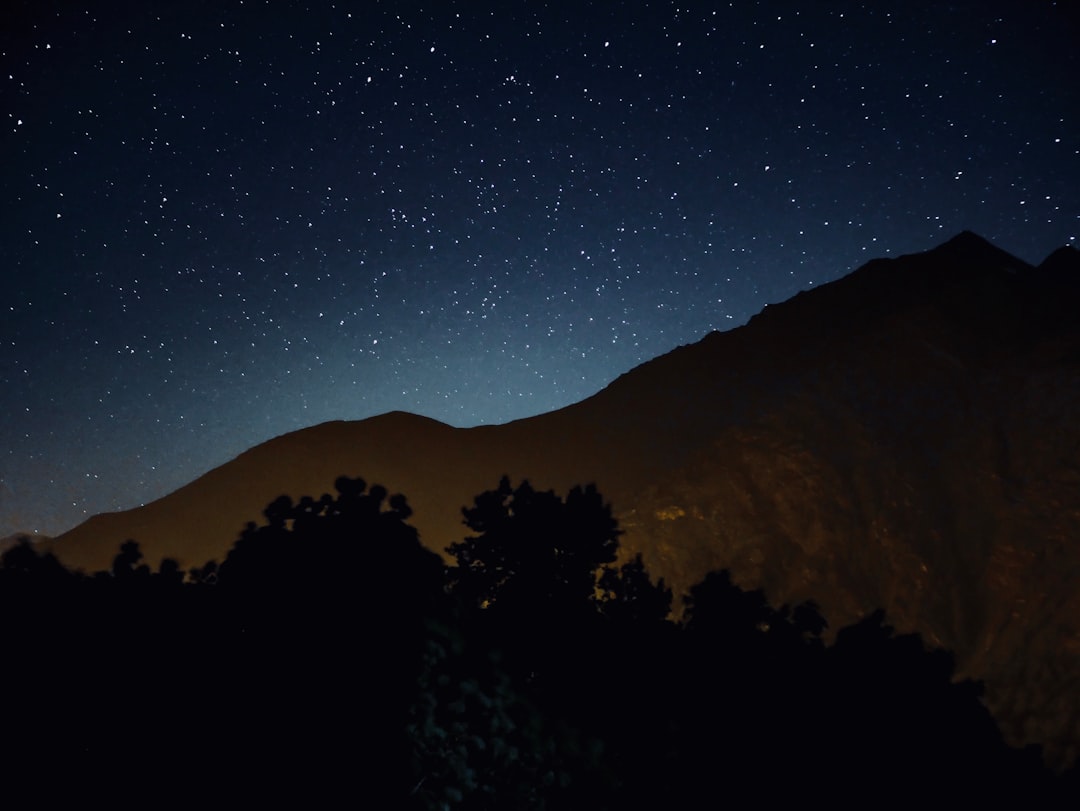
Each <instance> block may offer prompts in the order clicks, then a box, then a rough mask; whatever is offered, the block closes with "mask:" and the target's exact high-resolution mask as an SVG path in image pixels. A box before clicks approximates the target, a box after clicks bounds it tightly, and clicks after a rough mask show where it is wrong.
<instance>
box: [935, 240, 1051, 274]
mask: <svg viewBox="0 0 1080 811" xmlns="http://www.w3.org/2000/svg"><path fill="white" fill-rule="evenodd" d="M930 253H932V254H936V255H943V256H946V257H948V258H949V259H950V260H951V261H958V260H959V261H963V262H965V263H971V264H978V265H980V266H982V267H985V268H987V269H989V268H993V269H1004V270H1010V271H1013V272H1016V271H1020V270H1027V269H1030V267H1031V266H1030V265H1029V264H1028V263H1027V262H1025V261H1024V260H1023V259H1018V258H1017V257H1015V256H1013V255H1012V254H1011V253H1009V252H1008V251H1003V250H1002V249H1001V248H999V247H997V246H996V245H994V244H993V243H992V242H990V241H989V240H987V239H984V238H983V237H981V236H979V235H978V234H976V233H975V232H974V231H966V230H965V231H961V232H960V233H959V234H957V235H956V236H954V237H953V238H952V239H950V240H948V241H947V242H944V243H942V244H941V245H939V246H938V247H936V248H934V249H933V250H932V251H930Z"/></svg>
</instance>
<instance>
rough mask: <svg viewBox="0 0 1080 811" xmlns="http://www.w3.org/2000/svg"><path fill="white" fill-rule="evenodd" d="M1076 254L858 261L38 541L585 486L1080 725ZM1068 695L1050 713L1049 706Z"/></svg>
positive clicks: (1034, 731)
mask: <svg viewBox="0 0 1080 811" xmlns="http://www.w3.org/2000/svg"><path fill="white" fill-rule="evenodd" d="M1078 279H1080V254H1078V253H1077V252H1076V251H1074V250H1071V249H1064V250H1062V249H1059V250H1058V251H1055V252H1054V253H1052V254H1051V255H1050V256H1049V257H1047V259H1046V260H1045V261H1044V262H1043V263H1041V264H1040V265H1039V266H1038V267H1034V266H1032V265H1029V264H1027V263H1025V262H1022V261H1021V260H1019V259H1017V258H1016V257H1013V256H1011V255H1010V254H1008V253H1006V252H1005V251H1001V250H1000V249H998V248H996V247H995V246H993V245H991V244H990V243H988V242H986V241H985V240H983V239H982V238H980V237H978V236H976V235H974V234H970V233H964V234H960V235H958V236H957V237H954V238H953V239H951V240H949V241H948V242H946V243H944V244H942V245H939V246H938V247H936V248H933V249H931V250H930V251H927V252H925V253H921V254H909V255H905V256H901V257H896V258H891V259H878V260H872V261H871V262H868V263H866V264H864V265H863V266H861V267H860V268H858V269H857V270H855V271H853V272H852V273H851V274H849V275H847V276H845V277H843V278H841V279H838V280H837V281H835V282H832V283H830V284H827V285H822V286H820V287H818V288H814V289H812V290H809V291H804V292H803V293H800V294H798V295H796V296H795V297H793V298H792V299H789V300H788V301H786V302H783V303H780V304H777V305H772V306H770V307H768V308H766V310H764V311H763V312H762V313H761V314H759V315H757V316H755V317H754V318H753V319H751V321H750V322H749V323H747V324H746V325H744V326H742V327H738V328H736V329H733V330H730V331H728V332H723V333H720V332H713V333H709V334H708V335H706V336H705V337H703V338H702V339H701V340H700V341H698V342H696V343H692V344H687V345H684V346H681V347H678V348H676V349H673V350H671V351H670V352H668V353H666V354H664V355H661V356H659V357H658V358H655V359H653V360H651V361H647V362H645V363H643V364H641V365H639V366H638V367H636V368H635V369H633V370H631V371H630V372H627V373H626V374H624V375H621V376H619V377H618V378H616V379H615V380H614V381H612V383H611V384H609V385H608V386H607V387H605V388H604V389H602V390H601V391H599V392H597V393H596V394H594V395H592V396H591V397H589V398H586V399H585V400H582V401H581V402H579V403H576V404H574V405H571V406H567V407H565V408H562V409H559V410H557V411H553V412H549V413H547V414H541V415H538V416H536V417H531V418H526V419H522V420H516V421H514V422H510V423H506V424H503V425H489V426H476V427H472V428H455V427H452V426H448V425H445V424H443V423H439V422H437V421H435V420H431V419H429V418H426V417H419V416H417V415H409V414H407V413H404V412H390V413H388V414H384V415H379V416H377V417H372V418H370V419H369V420H362V421H357V422H345V421H333V422H329V423H323V424H321V425H319V426H313V427H311V428H307V429H302V430H301V431H296V432H292V433H290V434H285V435H283V436H281V437H277V438H275V439H272V440H269V441H268V442H265V443H262V444H260V445H257V446H255V447H254V448H252V449H249V450H248V451H246V452H245V453H243V454H241V455H240V456H238V457H237V458H236V459H235V460H233V461H232V462H229V463H227V464H226V465H223V466H221V467H219V468H216V469H214V470H212V471H209V472H208V473H206V474H204V476H202V477H199V478H198V479H196V480H194V481H193V482H191V483H189V484H188V485H185V487H182V488H180V489H179V490H177V491H175V492H174V493H173V494H170V495H169V496H166V497H165V498H164V499H160V500H158V501H157V502H152V503H151V504H148V505H145V506H144V507H141V508H138V509H136V510H132V511H128V512H125V513H113V514H108V515H107V516H96V517H95V518H92V519H90V520H89V521H88V522H86V523H85V524H83V525H80V527H77V528H75V529H74V530H72V531H71V532H69V533H66V534H65V535H63V536H60V537H59V538H58V539H56V540H55V541H52V542H50V543H49V545H48V546H49V548H51V549H53V550H54V551H55V552H56V553H57V554H58V556H59V557H60V558H61V559H62V560H63V561H64V562H65V563H68V564H69V565H73V566H81V567H84V568H100V567H102V565H105V566H107V565H108V560H109V559H111V555H113V554H115V550H116V549H117V547H118V546H119V544H120V543H121V542H122V541H124V540H126V539H127V538H129V537H131V538H134V539H135V540H138V541H139V542H140V543H141V544H142V545H143V549H144V551H145V552H146V556H147V559H148V560H149V561H150V562H151V564H154V565H156V563H157V562H158V561H159V560H160V558H161V557H164V556H170V557H175V558H178V559H179V560H180V562H181V564H182V565H184V566H185V567H188V566H195V565H201V564H202V563H204V562H205V561H206V560H208V559H211V558H216V559H218V560H221V559H222V557H223V556H224V554H225V551H226V550H227V549H228V547H229V545H230V544H231V543H232V542H233V541H234V540H235V539H236V537H237V535H238V534H239V532H240V530H241V529H242V528H243V525H244V522H246V521H248V520H259V518H260V514H261V510H262V509H263V507H265V506H266V504H268V503H269V502H270V501H271V500H272V499H274V498H275V497H277V496H278V495H280V494H282V493H287V494H289V495H290V496H292V497H293V498H294V499H295V498H299V497H300V496H303V495H312V496H318V495H319V494H321V493H323V492H329V491H330V490H331V488H332V483H333V481H334V479H335V478H336V477H337V476H339V475H348V476H362V477H364V478H365V479H366V480H367V481H368V482H374V483H379V484H382V485H384V486H385V487H387V488H388V489H389V490H390V491H392V492H402V493H404V494H405V495H406V496H407V497H408V499H409V503H410V505H411V506H412V507H413V509H414V515H413V518H412V522H413V523H414V525H415V526H417V528H418V529H419V531H420V535H421V539H422V541H423V542H424V543H425V544H426V545H428V546H429V547H430V548H433V549H436V550H437V551H442V550H444V549H445V547H446V545H448V544H449V543H451V542H453V541H457V540H460V539H461V537H463V535H464V534H465V530H464V528H463V527H462V526H461V512H460V510H461V507H462V506H464V505H466V504H468V503H470V501H471V498H472V496H474V495H476V494H478V493H480V492H482V491H484V490H486V489H489V488H491V487H493V486H494V485H495V484H496V483H497V481H498V478H499V477H500V476H501V475H504V474H505V475H508V476H510V477H511V479H512V480H520V479H525V478H527V479H529V480H530V481H531V482H532V483H533V485H534V486H536V487H538V488H542V489H548V488H553V489H556V490H559V491H563V492H565V490H566V489H567V488H569V487H570V486H571V485H573V484H577V483H587V482H593V483H595V484H596V485H597V487H598V489H599V490H600V492H601V493H602V494H603V495H604V496H605V498H607V499H608V500H610V501H611V503H612V505H613V509H614V513H615V515H616V517H617V518H618V520H619V522H620V525H621V526H622V528H623V529H624V532H625V534H624V536H623V547H624V551H625V553H626V554H628V555H631V554H634V553H637V552H640V553H641V554H642V555H643V558H644V559H645V562H646V564H647V565H648V567H649V569H650V571H651V572H652V573H653V574H654V576H662V577H664V578H665V579H666V580H667V582H668V583H669V584H670V585H672V586H673V587H674V588H675V590H676V593H679V592H683V591H685V590H686V589H687V588H688V587H689V586H690V585H692V584H693V583H694V582H696V581H697V580H699V579H700V578H701V577H702V576H703V575H704V574H705V573H706V572H707V571H709V570H712V569H718V568H728V569H730V570H731V571H732V573H733V576H734V577H735V579H736V580H737V582H739V583H740V584H743V585H746V586H752V587H758V586H761V587H764V588H765V590H766V592H767V594H768V595H769V597H770V599H772V600H774V601H776V602H778V603H779V602H788V603H795V602H800V601H802V600H805V599H814V600H816V601H818V602H819V603H820V604H821V605H822V607H823V609H824V610H825V613H826V615H827V616H828V618H829V619H830V622H831V623H832V624H833V626H834V627H839V626H840V625H842V624H844V623H846V622H848V621H851V620H854V619H858V618H859V617H861V616H864V615H865V614H867V613H869V612H870V611H872V610H874V609H876V608H878V607H882V608H884V609H885V610H886V611H887V613H888V615H889V617H890V620H891V621H892V622H893V624H895V625H896V626H897V627H898V628H899V629H900V630H902V631H911V630H917V631H920V632H921V633H923V634H924V636H925V637H926V638H927V639H928V640H930V641H931V642H932V643H934V644H938V645H942V646H944V647H948V648H950V649H952V650H954V651H956V654H957V661H958V664H959V666H960V669H961V672H962V673H963V674H965V675H972V676H975V677H978V678H981V679H983V680H985V681H986V684H987V701H988V703H989V704H990V706H991V708H992V709H993V710H994V712H995V715H996V717H997V718H998V720H999V722H1001V723H1002V724H1003V727H1004V728H1005V730H1006V733H1007V735H1008V736H1009V737H1010V739H1011V740H1013V741H1014V742H1017V743H1025V742H1038V743H1041V744H1043V745H1045V746H1046V747H1047V751H1048V752H1050V753H1052V756H1053V757H1054V758H1058V759H1059V760H1061V761H1063V762H1064V761H1070V760H1072V759H1075V757H1076V753H1077V746H1078V744H1080V698H1078V697H1077V696H1080V690H1077V689H1076V688H1077V686H1080V684H1078V683H1077V678H1078V677H1076V676H1075V675H1073V674H1078V673H1080V597H1078V596H1077V595H1078V594H1080V589H1077V588H1076V586H1077V585H1078V580H1080V550H1078V549H1077V548H1076V544H1075V539H1076V538H1078V537H1080V465H1078V464H1077V463H1076V459H1077V458H1078V454H1080V426H1077V424H1076V423H1077V421H1076V420H1075V414H1077V413H1080V364H1078V363H1077V361H1076V359H1077V358H1080V330H1078V328H1077V325H1076V324H1075V323H1074V319H1072V318H1070V317H1069V314H1070V313H1071V312H1075V311H1076V308H1077V305H1078V304H1080V300H1078V296H1077V280H1078ZM1063 701H1064V702H1065V703H1066V704H1068V707H1069V708H1071V709H1070V712H1062V710H1061V706H1062V702H1063Z"/></svg>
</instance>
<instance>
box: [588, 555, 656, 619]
mask: <svg viewBox="0 0 1080 811" xmlns="http://www.w3.org/2000/svg"><path fill="white" fill-rule="evenodd" d="M599 586H600V590H601V593H600V610H601V613H602V614H603V615H604V616H605V617H608V618H609V619H612V620H614V621H616V622H620V623H625V624H631V625H641V624H646V623H648V624H652V623H657V622H660V621H662V620H664V619H666V618H667V616H668V614H669V613H670V612H671V589H669V588H667V587H666V586H665V585H664V579H663V578H660V581H659V582H657V583H653V582H652V580H651V579H650V578H649V573H648V572H647V571H646V570H645V563H644V562H643V561H642V559H641V554H640V553H638V554H637V555H635V556H634V558H633V560H630V561H628V562H627V563H624V564H623V565H622V566H621V567H620V568H619V569H615V568H613V567H611V566H605V567H604V568H603V571H602V572H601V574H600V581H599Z"/></svg>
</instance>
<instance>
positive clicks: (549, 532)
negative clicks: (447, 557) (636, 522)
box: [447, 476, 621, 616]
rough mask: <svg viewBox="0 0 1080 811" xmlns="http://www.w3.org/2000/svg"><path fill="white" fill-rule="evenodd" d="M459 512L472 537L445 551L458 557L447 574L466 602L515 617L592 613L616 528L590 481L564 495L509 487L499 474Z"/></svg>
mask: <svg viewBox="0 0 1080 811" xmlns="http://www.w3.org/2000/svg"><path fill="white" fill-rule="evenodd" d="M462 513H463V515H464V519H465V525H466V526H467V527H468V528H469V529H471V530H472V531H473V532H474V533H477V534H475V535H472V536H470V537H467V538H466V539H465V540H464V541H462V542H461V543H455V544H452V545H451V546H450V547H449V548H448V549H447V551H448V552H449V553H450V554H451V555H453V556H454V558H455V559H456V560H457V566H456V567H455V568H453V569H451V570H450V571H449V572H448V575H449V585H450V589H451V591H452V592H454V593H456V594H457V595H458V596H460V597H461V598H462V600H463V601H464V602H465V603H466V604H467V605H472V606H476V607H480V608H492V607H497V609H498V610H499V611H500V612H509V613H512V614H514V615H525V614H533V615H535V614H536V613H537V612H543V613H545V614H546V615H548V616H551V615H566V614H580V613H581V612H583V611H586V610H592V611H595V608H596V602H597V580H598V577H599V576H600V573H601V570H602V567H603V566H604V565H605V564H609V563H612V562H613V561H614V560H615V556H616V553H617V551H618V546H619V535H620V534H621V532H620V530H619V528H618V524H617V522H616V520H615V519H614V517H612V515H611V507H610V506H609V505H607V504H605V503H604V502H603V500H602V499H601V497H600V494H599V493H598V492H597V491H596V487H595V486H594V485H591V484H590V485H588V486H586V487H584V488H583V487H580V486H577V487H574V488H573V489H572V490H570V492H569V493H568V494H567V496H566V499H565V500H564V499H562V498H560V497H559V496H557V495H556V494H555V493H554V492H553V491H551V490H547V491H537V490H534V489H533V488H532V486H531V485H530V484H529V482H528V481H523V482H522V483H521V485H519V486H518V487H517V488H512V487H511V486H510V480H509V479H508V478H507V477H505V476H504V477H503V478H502V480H501V481H500V482H499V486H498V488H497V489H495V490H488V491H487V492H484V493H481V494H480V495H478V496H476V498H475V499H474V504H473V506H472V507H465V508H463V509H462Z"/></svg>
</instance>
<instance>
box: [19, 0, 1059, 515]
mask: <svg viewBox="0 0 1080 811" xmlns="http://www.w3.org/2000/svg"><path fill="white" fill-rule="evenodd" d="M5 9H6V10H5V11H4V12H3V13H2V16H3V21H2V24H0V63H2V70H0V81H2V82H3V85H2V89H0V145H2V146H0V149H2V157H3V164H2V168H0V189H2V193H0V204H2V206H3V211H2V216H0V291H2V295H0V307H2V321H0V536H3V535H6V534H8V533H10V532H14V531H16V530H21V531H30V532H40V533H48V534H55V533H58V532H61V531H64V530H66V529H68V528H70V527H72V526H74V525H75V524H77V523H79V522H80V521H82V520H84V519H85V518H86V517H88V516H89V515H91V514H93V513H97V512H102V511H106V510H114V509H121V508H128V507H132V506H136V505H138V504H140V503H144V502H146V501H149V500H152V499H154V498H157V497H159V496H162V495H164V494H166V493H168V492H170V491H171V490H173V489H175V488H177V487H179V486H181V485H183V484H184V483H186V482H187V481H190V480H191V479H193V478H195V477H196V476H198V475H200V474H201V473H203V472H205V471H207V470H209V469H211V468H212V467H215V466H217V465H219V464H221V463H223V462H226V461H227V460H229V459H231V458H232V457H234V456H235V455H237V454H238V453H240V452H242V451H244V450H245V449H247V448H248V447H250V446H252V445H254V444H256V443H258V442H261V441H263V440H266V439H269V438H271V437H273V436H276V435H279V434H282V433H285V432H287V431H291V430H294V429H298V428H302V427H305V426H308V425H313V424H316V423H319V422H323V421H325V420H331V419H359V418H363V417H367V416H371V415H374V414H378V413H381V412H385V411H390V410H394V409H401V410H407V411H412V412H416V413H420V414H424V415H427V416H430V417H434V418H436V419H439V420H443V421H445V422H448V423H450V424H453V425H459V426H467V425H476V424H480V423H497V422H505V421H508V420H512V419H516V418H520V417H526V416H530V415H533V414H537V413H541V412H544V411H549V410H551V409H555V408H558V407H561V406H564V405H567V404H569V403H573V402H575V401H578V400H581V399H583V398H585V397H587V396H588V395H590V394H592V393H594V392H596V391H597V390H599V389H601V388H603V387H604V386H605V385H607V384H608V383H609V382H611V381H612V380H613V379H614V378H615V377H617V376H618V375H620V374H622V373H623V372H626V371H628V370H629V369H631V368H632V367H634V366H635V365H637V364H639V363H641V362H643V361H645V360H648V359H650V358H652V357H655V356H657V355H659V354H662V353H664V352H666V351H668V350H670V349H673V348H674V347H676V346H678V345H680V344H685V343H690V342H693V341H696V340H698V339H700V338H701V337H703V336H704V335H705V334H706V333H707V332H709V331H710V330H713V329H720V330H725V329H730V328H733V327H736V326H738V325H740V324H743V323H745V322H746V320H747V319H748V318H749V317H750V316H752V315H753V314H755V313H756V312H758V311H760V310H761V308H762V307H763V306H764V305H765V304H767V303H770V302H776V301H781V300H784V299H786V298H788V297H790V296H792V295H793V294H795V293H796V292H798V291H799V290H803V289H806V288H808V287H811V286H813V285H820V284H822V283H825V282H828V281H831V280H833V279H836V278H838V277H839V276H842V275H844V274H845V273H847V272H849V271H851V270H852V269H854V268H855V267H857V266H858V265H860V264H862V263H864V262H865V261H868V260H869V259H871V258H874V257H878V256H894V255H898V254H903V253H911V252H916V251H922V250H926V249H929V248H931V247H933V246H934V245H936V244H939V243H940V242H943V241H945V240H946V239H948V238H949V237H951V236H953V235H954V234H955V233H957V232H958V231H960V230H962V229H971V230H974V231H976V232H977V233H979V234H981V235H982V236H984V237H986V238H988V239H990V240H991V241H993V242H994V243H995V244H997V245H998V246H999V247H1002V248H1004V249H1005V250H1008V251H1010V252H1012V253H1014V254H1016V255H1018V256H1019V257H1021V258H1022V259H1025V260H1027V261H1029V262H1038V261H1041V260H1042V259H1043V258H1044V257H1045V256H1046V255H1047V254H1049V253H1050V252H1051V251H1052V250H1053V249H1054V248H1056V247H1058V246H1060V245H1062V244H1074V245H1076V244H1078V237H1080V183H1078V181H1080V82H1078V81H1077V79H1076V77H1077V76H1080V65H1078V61H1080V59H1078V56H1077V55H1078V53H1080V47H1078V45H1080V24H1078V12H1077V11H1076V10H1075V9H1074V7H1073V5H1072V4H1071V3H1052V2H1040V1H1039V0H1017V1H1016V2H985V1H980V2H953V3H945V2H934V3H929V2H917V1H916V2H912V0H904V2H888V0H884V1H882V0H874V1H873V2H866V3H855V2H827V1H825V0H822V1H821V2H812V3H808V2H756V3H755V2H734V3H694V2H676V3H667V2H653V3H629V2H627V3H615V2H588V0H577V2H572V3H563V2H548V3H542V2H528V3H526V2H512V0H504V2H499V3H491V4H486V3H482V2H472V1H470V2H455V0H438V1H437V2H435V1H434V0H433V1H432V2H427V3H416V2H375V1H374V0H369V1H368V2H363V3H336V4H330V3H327V4H321V3H316V2H310V3H301V2H284V1H283V0H282V2H265V1H264V0H244V1H243V2H240V0H215V1H214V2H201V1H200V0H183V1H182V2H154V3H150V2H147V3H141V2H140V3H125V2H116V3H75V2H59V3H58V2H48V0H30V1H29V2H15V3H14V6H12V4H10V3H9V4H8V5H7V6H5Z"/></svg>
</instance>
